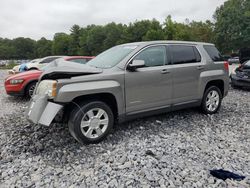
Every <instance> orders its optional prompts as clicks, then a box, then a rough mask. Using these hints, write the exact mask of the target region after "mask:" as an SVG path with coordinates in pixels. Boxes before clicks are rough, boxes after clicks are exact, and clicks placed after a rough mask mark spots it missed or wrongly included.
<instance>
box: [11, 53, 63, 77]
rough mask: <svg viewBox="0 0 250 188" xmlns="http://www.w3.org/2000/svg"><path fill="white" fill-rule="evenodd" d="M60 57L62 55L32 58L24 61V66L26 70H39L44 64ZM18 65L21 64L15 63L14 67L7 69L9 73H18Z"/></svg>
mask: <svg viewBox="0 0 250 188" xmlns="http://www.w3.org/2000/svg"><path fill="white" fill-rule="evenodd" d="M61 57H63V56H48V57H44V58H41V59H34V60H32V61H30V62H29V63H26V67H27V70H39V69H41V68H42V67H44V66H46V65H47V64H48V63H50V62H52V61H54V60H56V59H58V58H61ZM20 66H21V65H17V66H15V67H13V69H12V70H9V71H8V72H9V74H17V73H19V72H20V71H19V69H20Z"/></svg>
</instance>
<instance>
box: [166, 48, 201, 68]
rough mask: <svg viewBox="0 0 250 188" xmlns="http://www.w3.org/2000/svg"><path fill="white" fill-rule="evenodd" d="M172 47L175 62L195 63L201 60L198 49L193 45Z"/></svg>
mask: <svg viewBox="0 0 250 188" xmlns="http://www.w3.org/2000/svg"><path fill="white" fill-rule="evenodd" d="M170 48H171V52H172V57H173V64H185V63H195V62H200V61H201V56H200V54H199V52H198V50H197V49H196V48H195V47H193V46H184V45H172V46H170Z"/></svg>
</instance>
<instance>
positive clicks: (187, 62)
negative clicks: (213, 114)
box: [169, 44, 205, 106]
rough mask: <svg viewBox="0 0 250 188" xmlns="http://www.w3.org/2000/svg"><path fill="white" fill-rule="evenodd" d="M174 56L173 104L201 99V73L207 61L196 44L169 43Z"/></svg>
mask: <svg viewBox="0 0 250 188" xmlns="http://www.w3.org/2000/svg"><path fill="white" fill-rule="evenodd" d="M169 48H170V52H171V56H172V58H171V59H172V75H173V105H174V106H175V105H181V104H185V103H189V102H190V103H191V102H195V101H196V100H198V99H199V81H200V74H201V72H202V71H203V70H204V69H205V63H204V62H202V60H201V55H200V53H199V51H198V49H197V48H196V46H195V45H194V46H193V45H180V44H178V45H169Z"/></svg>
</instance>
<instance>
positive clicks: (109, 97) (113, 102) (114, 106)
mask: <svg viewBox="0 0 250 188" xmlns="http://www.w3.org/2000/svg"><path fill="white" fill-rule="evenodd" d="M92 100H98V101H102V102H104V103H106V104H107V105H108V106H109V107H110V108H111V110H112V112H113V114H114V117H115V119H117V118H118V103H117V99H116V97H115V96H114V95H113V94H112V93H108V92H106V93H105V92H104V93H94V94H88V95H82V96H78V97H75V98H74V99H73V100H72V102H71V105H74V103H77V104H79V103H81V102H82V101H92ZM72 103H73V104H72Z"/></svg>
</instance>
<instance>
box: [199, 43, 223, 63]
mask: <svg viewBox="0 0 250 188" xmlns="http://www.w3.org/2000/svg"><path fill="white" fill-rule="evenodd" d="M204 49H205V50H206V52H207V53H208V55H209V56H210V58H211V59H212V60H213V61H215V62H216V61H223V57H222V55H221V54H220V52H219V51H218V50H217V48H216V47H215V46H212V45H204Z"/></svg>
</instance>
